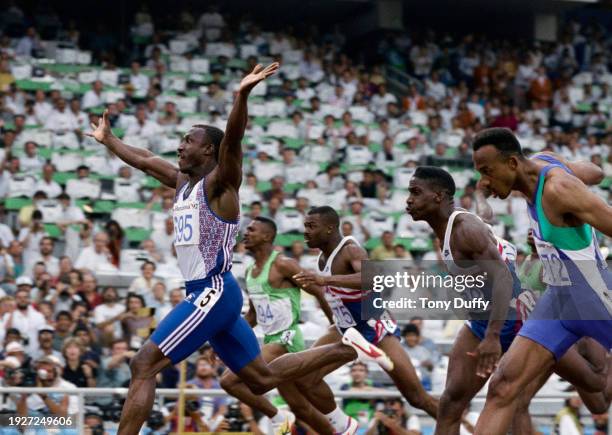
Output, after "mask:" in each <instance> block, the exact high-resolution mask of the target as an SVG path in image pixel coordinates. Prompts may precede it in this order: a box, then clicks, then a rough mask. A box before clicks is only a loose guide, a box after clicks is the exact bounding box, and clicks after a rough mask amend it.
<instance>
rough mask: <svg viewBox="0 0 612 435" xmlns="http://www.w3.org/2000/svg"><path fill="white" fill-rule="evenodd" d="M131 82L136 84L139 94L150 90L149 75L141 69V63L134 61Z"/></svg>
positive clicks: (135, 87) (133, 84)
mask: <svg viewBox="0 0 612 435" xmlns="http://www.w3.org/2000/svg"><path fill="white" fill-rule="evenodd" d="M130 83H131V84H132V86H134V89H135V90H136V94H137V95H145V94H146V93H147V91H148V90H149V77H147V76H146V75H144V74H143V73H142V72H141V71H140V63H138V62H132V68H131V71H130Z"/></svg>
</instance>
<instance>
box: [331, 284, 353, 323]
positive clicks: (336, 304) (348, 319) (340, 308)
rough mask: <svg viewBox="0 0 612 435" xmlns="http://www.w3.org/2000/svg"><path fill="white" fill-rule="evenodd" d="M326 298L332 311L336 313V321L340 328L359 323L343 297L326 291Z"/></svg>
mask: <svg viewBox="0 0 612 435" xmlns="http://www.w3.org/2000/svg"><path fill="white" fill-rule="evenodd" d="M325 299H326V300H327V303H328V304H329V307H330V308H331V310H332V313H334V322H335V323H336V326H337V327H338V328H341V329H347V328H350V327H352V326H355V325H356V324H357V322H355V319H354V318H353V315H352V314H351V312H350V311H349V309H348V308H347V307H346V305H344V303H343V302H342V299H340V298H339V297H337V296H336V295H332V294H330V293H329V292H325Z"/></svg>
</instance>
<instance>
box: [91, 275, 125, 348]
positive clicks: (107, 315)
mask: <svg viewBox="0 0 612 435" xmlns="http://www.w3.org/2000/svg"><path fill="white" fill-rule="evenodd" d="M102 301H103V302H102V303H101V304H100V305H98V306H97V307H96V308H94V310H93V322H94V324H95V325H96V328H98V329H99V330H100V331H101V332H102V334H103V335H105V336H106V337H105V338H106V339H108V341H112V340H115V339H117V338H119V337H120V336H121V325H120V320H121V315H122V314H124V313H125V305H124V304H121V303H119V294H118V293H117V290H116V289H115V288H114V287H106V288H105V289H104V290H103V291H102Z"/></svg>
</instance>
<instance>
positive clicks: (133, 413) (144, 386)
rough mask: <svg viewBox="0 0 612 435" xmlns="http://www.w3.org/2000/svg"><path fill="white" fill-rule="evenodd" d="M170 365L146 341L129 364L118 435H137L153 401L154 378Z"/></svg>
mask: <svg viewBox="0 0 612 435" xmlns="http://www.w3.org/2000/svg"><path fill="white" fill-rule="evenodd" d="M170 364H172V362H171V361H170V358H168V357H165V356H164V354H163V353H162V352H161V351H160V350H159V348H158V347H157V345H156V344H155V343H153V342H152V341H147V342H146V343H145V344H144V345H143V346H142V347H141V348H140V350H139V351H138V353H137V354H136V355H135V356H134V358H133V359H132V362H131V363H130V371H131V373H132V378H131V380H130V388H129V391H128V395H127V398H126V400H125V404H124V405H123V410H122V411H121V421H120V423H119V429H118V430H117V434H118V435H137V434H138V433H139V432H140V428H141V427H142V425H143V423H144V422H145V420H146V419H147V418H149V414H150V413H151V409H152V408H153V401H154V400H155V385H156V381H155V376H156V375H157V374H158V373H159V372H160V371H162V370H163V369H164V367H166V366H168V365H170Z"/></svg>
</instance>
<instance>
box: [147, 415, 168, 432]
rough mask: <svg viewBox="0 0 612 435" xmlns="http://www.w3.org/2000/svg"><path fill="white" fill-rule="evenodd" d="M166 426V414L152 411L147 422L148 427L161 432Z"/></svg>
mask: <svg viewBox="0 0 612 435" xmlns="http://www.w3.org/2000/svg"><path fill="white" fill-rule="evenodd" d="M165 425H166V421H165V420H164V414H162V413H161V412H160V411H151V415H150V416H149V419H148V420H147V426H148V427H149V428H150V429H152V430H159V429H161V428H162V427H164V426H165Z"/></svg>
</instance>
